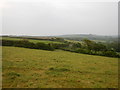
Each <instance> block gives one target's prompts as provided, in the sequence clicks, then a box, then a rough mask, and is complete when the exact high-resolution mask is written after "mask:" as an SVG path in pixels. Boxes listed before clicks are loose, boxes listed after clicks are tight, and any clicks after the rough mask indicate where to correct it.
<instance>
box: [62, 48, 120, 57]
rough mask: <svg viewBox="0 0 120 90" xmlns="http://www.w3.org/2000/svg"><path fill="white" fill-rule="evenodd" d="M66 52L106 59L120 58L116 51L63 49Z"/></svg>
mask: <svg viewBox="0 0 120 90" xmlns="http://www.w3.org/2000/svg"><path fill="white" fill-rule="evenodd" d="M62 50H64V51H70V52H75V53H83V54H89V55H99V56H106V57H117V58H120V54H118V53H117V52H115V51H110V50H107V51H95V50H89V49H84V48H79V49H75V50H73V49H69V48H62Z"/></svg>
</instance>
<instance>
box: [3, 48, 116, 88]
mask: <svg viewBox="0 0 120 90" xmlns="http://www.w3.org/2000/svg"><path fill="white" fill-rule="evenodd" d="M117 71H118V59H117V58H109V57H102V56H92V55H85V54H77V53H72V52H66V51H59V50H56V51H45V50H34V49H26V48H18V47H3V87H20V88H21V87H29V88H30V87H31V88H33V87H36V88H51V87H52V88H53V87H54V88H63V87H64V88H87V87H88V88H100V87H102V88H106V87H109V88H111V87H112V88H113V87H117V84H118V78H117V77H118V72H117Z"/></svg>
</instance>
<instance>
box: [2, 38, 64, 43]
mask: <svg viewBox="0 0 120 90" xmlns="http://www.w3.org/2000/svg"><path fill="white" fill-rule="evenodd" d="M2 39H3V40H16V41H18V40H23V38H12V37H2ZM27 40H29V41H30V42H33V43H38V42H40V43H46V44H48V43H57V44H62V42H57V41H54V42H53V41H49V40H32V39H27Z"/></svg>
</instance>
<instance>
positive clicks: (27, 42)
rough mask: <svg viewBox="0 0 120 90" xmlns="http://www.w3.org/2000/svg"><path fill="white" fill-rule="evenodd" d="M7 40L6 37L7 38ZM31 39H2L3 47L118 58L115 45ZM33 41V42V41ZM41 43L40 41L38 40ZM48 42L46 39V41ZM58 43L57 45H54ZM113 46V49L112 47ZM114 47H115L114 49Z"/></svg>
mask: <svg viewBox="0 0 120 90" xmlns="http://www.w3.org/2000/svg"><path fill="white" fill-rule="evenodd" d="M7 38H8V37H7ZM31 40H32V39H21V40H20V39H17V40H16V39H15V40H12V39H5V37H4V38H3V39H2V45H3V46H15V47H24V48H32V49H42V50H50V51H54V50H55V49H61V50H65V51H70V52H76V53H83V54H90V55H100V56H107V57H118V58H119V57H120V53H118V52H119V49H118V48H117V47H118V46H116V45H117V44H116V43H114V44H110V43H109V44H108V43H106V44H104V43H101V42H95V41H91V40H88V39H83V40H82V41H81V42H73V41H72V42H71V41H70V40H64V39H63V38H51V39H49V40H50V42H52V43H50V42H49V43H44V42H39V40H37V42H31ZM33 41H34V40H33ZM40 41H42V40H40ZM46 42H48V39H47V40H46ZM54 42H59V43H54ZM112 46H113V47H112ZM115 46H116V47H115Z"/></svg>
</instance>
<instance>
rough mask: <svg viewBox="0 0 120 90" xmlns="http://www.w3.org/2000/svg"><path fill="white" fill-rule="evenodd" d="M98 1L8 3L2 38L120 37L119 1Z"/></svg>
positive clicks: (16, 0)
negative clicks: (36, 36) (43, 36)
mask: <svg viewBox="0 0 120 90" xmlns="http://www.w3.org/2000/svg"><path fill="white" fill-rule="evenodd" d="M94 1H95V0H91V2H90V1H89V2H88V0H84V1H82V0H7V1H6V2H5V4H4V5H3V11H2V15H3V17H2V22H1V23H2V34H12V35H62V34H98V35H117V34H118V3H117V0H116V2H115V1H114V2H112V0H111V2H108V1H107V0H106V2H101V1H102V0H96V2H94ZM104 1H105V0H104ZM1 23H0V24H1Z"/></svg>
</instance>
